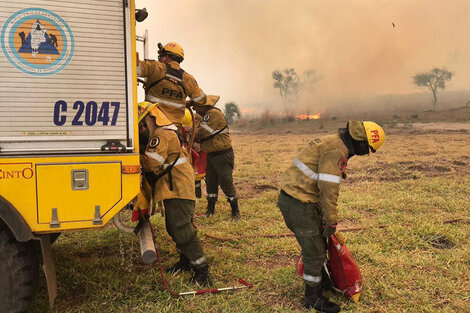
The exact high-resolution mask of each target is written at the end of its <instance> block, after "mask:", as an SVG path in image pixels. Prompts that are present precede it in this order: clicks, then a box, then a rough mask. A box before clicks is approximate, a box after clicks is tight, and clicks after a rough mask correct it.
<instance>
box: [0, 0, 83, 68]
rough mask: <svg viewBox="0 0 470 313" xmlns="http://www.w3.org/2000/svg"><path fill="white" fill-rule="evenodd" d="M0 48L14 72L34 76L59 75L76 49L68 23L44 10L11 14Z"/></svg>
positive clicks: (1, 37) (0, 38) (3, 32)
mask: <svg viewBox="0 0 470 313" xmlns="http://www.w3.org/2000/svg"><path fill="white" fill-rule="evenodd" d="M0 44H1V46H2V50H3V54H4V55H5V57H6V58H7V59H8V61H9V62H10V63H11V64H12V65H13V66H14V67H15V68H17V69H18V70H20V71H22V72H24V73H26V74H30V75H34V76H50V75H54V74H57V73H59V72H60V71H62V70H63V69H64V68H65V67H66V66H67V65H68V64H69V62H70V61H71V60H72V57H73V53H74V49H75V40H74V37H73V33H72V30H71V29H70V27H69V26H68V24H67V22H65V20H64V19H63V18H61V17H60V16H59V15H57V14H55V13H54V12H52V11H49V10H46V9H41V8H29V9H23V10H20V11H18V12H16V13H14V14H12V15H11V16H10V17H9V18H8V19H7V21H6V22H5V24H4V25H3V27H2V32H1V33H0Z"/></svg>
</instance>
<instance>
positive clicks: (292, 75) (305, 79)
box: [272, 68, 320, 106]
mask: <svg viewBox="0 0 470 313" xmlns="http://www.w3.org/2000/svg"><path fill="white" fill-rule="evenodd" d="M272 76H273V79H274V84H273V86H274V88H279V93H280V95H281V98H282V101H283V103H284V106H286V105H287V102H289V101H297V100H298V98H299V96H300V95H301V94H302V92H304V91H305V90H306V89H313V86H314V85H315V83H316V82H318V80H319V79H320V77H319V76H318V75H317V74H316V72H315V71H314V70H308V71H304V72H303V74H302V76H301V77H300V76H299V75H298V74H297V73H296V71H295V69H293V68H289V69H285V70H283V71H279V70H275V71H273V72H272Z"/></svg>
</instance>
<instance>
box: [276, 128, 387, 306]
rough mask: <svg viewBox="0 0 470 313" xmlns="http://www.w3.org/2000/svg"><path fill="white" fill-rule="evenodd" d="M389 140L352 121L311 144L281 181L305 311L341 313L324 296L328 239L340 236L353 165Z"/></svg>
mask: <svg viewBox="0 0 470 313" xmlns="http://www.w3.org/2000/svg"><path fill="white" fill-rule="evenodd" d="M384 140H385V133H384V131H383V129H382V128H381V127H380V126H379V125H377V124H376V123H374V122H362V121H349V123H348V124H347V126H346V128H342V129H340V130H339V132H338V133H337V134H334V135H329V136H325V137H321V138H316V139H314V140H313V141H311V142H310V143H309V145H308V146H307V147H305V148H304V149H302V150H301V151H300V153H299V154H298V155H297V157H296V158H294V160H293V162H292V163H291V165H290V167H289V168H288V169H287V170H286V171H285V172H284V173H283V174H282V176H281V184H280V185H281V193H280V195H279V199H278V204H277V205H278V207H279V208H280V210H281V212H282V215H283V217H284V220H285V222H286V225H287V227H288V228H289V229H290V230H291V231H292V232H294V234H295V236H296V238H297V241H298V243H299V244H300V247H301V248H302V261H303V263H304V272H303V280H304V282H305V284H306V289H305V297H304V306H305V307H306V308H308V309H310V308H314V309H316V310H318V311H320V312H329V313H331V312H339V311H340V307H339V306H338V305H337V304H335V303H333V302H331V301H329V300H328V299H327V298H325V297H324V296H323V295H322V291H323V287H326V285H325V282H326V279H325V278H326V276H325V272H324V271H322V269H323V263H324V262H325V258H326V246H325V238H328V237H329V236H330V235H332V234H334V233H335V231H336V225H337V223H338V210H337V201H338V196H339V186H340V182H341V179H342V178H345V177H346V173H345V170H346V166H347V162H348V159H349V158H351V157H352V156H354V155H368V154H369V151H372V152H375V151H376V150H377V149H378V148H379V147H380V146H381V145H382V143H383V142H384ZM322 276H323V284H322Z"/></svg>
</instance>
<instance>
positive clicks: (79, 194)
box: [36, 162, 122, 228]
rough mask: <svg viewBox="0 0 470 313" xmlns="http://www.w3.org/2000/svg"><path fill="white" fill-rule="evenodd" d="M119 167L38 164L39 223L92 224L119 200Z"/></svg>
mask: <svg viewBox="0 0 470 313" xmlns="http://www.w3.org/2000/svg"><path fill="white" fill-rule="evenodd" d="M121 172H122V166H121V163H120V162H115V163H77V164H37V165H36V173H37V176H36V177H37V178H36V179H37V184H36V186H37V197H38V201H37V203H38V208H37V209H38V223H40V224H50V225H51V227H52V228H57V227H59V225H60V223H66V222H76V221H91V222H93V221H94V223H95V224H94V225H97V224H98V225H99V223H100V220H101V217H102V216H103V215H104V214H105V213H106V212H108V211H109V210H110V209H112V208H113V207H114V205H116V203H118V202H119V201H120V200H121V198H122V181H121Z"/></svg>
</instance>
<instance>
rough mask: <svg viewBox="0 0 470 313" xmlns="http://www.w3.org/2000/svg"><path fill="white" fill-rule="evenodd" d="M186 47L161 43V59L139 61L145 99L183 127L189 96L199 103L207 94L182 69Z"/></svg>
mask: <svg viewBox="0 0 470 313" xmlns="http://www.w3.org/2000/svg"><path fill="white" fill-rule="evenodd" d="M183 59H184V51H183V48H182V47H181V46H180V45H179V44H177V43H175V42H169V43H167V44H166V45H165V46H162V44H161V43H159V44H158V61H153V60H145V61H138V62H137V64H138V66H137V75H138V76H140V77H146V78H147V82H146V84H145V86H144V89H145V101H148V102H153V103H158V104H159V108H160V110H161V111H162V112H163V113H164V114H165V115H166V116H167V117H168V119H169V120H170V121H171V122H172V123H173V124H175V125H176V126H178V127H181V124H182V122H183V118H184V110H185V108H186V97H190V98H191V100H192V101H194V102H195V103H198V104H204V103H205V102H206V95H205V94H204V92H203V91H202V90H201V88H199V85H198V84H197V82H196V80H195V79H194V77H193V76H192V75H190V74H189V73H187V72H185V71H184V70H183V69H182V68H180V63H181V62H182V61H183Z"/></svg>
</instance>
